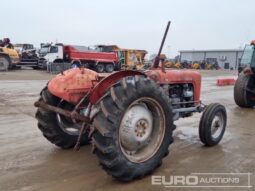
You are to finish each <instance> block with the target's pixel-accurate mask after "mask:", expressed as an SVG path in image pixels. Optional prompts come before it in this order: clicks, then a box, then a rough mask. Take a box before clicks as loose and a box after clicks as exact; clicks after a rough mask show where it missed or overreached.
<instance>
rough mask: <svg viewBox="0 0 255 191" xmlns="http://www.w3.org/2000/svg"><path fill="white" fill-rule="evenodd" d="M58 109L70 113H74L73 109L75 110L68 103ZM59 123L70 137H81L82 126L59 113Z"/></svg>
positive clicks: (62, 104)
mask: <svg viewBox="0 0 255 191" xmlns="http://www.w3.org/2000/svg"><path fill="white" fill-rule="evenodd" d="M58 107H60V108H62V109H66V110H69V111H72V109H73V108H74V106H73V105H71V104H68V103H66V102H61V103H60V104H59V106H58ZM57 123H58V125H59V127H60V128H61V129H62V130H63V131H64V132H65V133H67V134H69V135H79V129H80V128H81V124H79V123H75V122H74V121H72V119H70V118H68V117H65V116H63V115H60V114H58V113H57Z"/></svg>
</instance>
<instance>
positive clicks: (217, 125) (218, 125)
mask: <svg viewBox="0 0 255 191" xmlns="http://www.w3.org/2000/svg"><path fill="white" fill-rule="evenodd" d="M222 130H223V117H222V115H221V114H218V115H216V116H215V117H214V119H213V121H212V126H211V133H212V137H213V138H218V137H219V136H220V134H221V132H222Z"/></svg>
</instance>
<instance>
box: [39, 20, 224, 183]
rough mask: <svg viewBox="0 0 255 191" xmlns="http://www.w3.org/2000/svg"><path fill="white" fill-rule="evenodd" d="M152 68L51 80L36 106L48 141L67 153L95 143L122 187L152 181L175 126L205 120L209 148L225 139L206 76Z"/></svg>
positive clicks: (74, 72) (72, 73) (81, 72)
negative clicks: (205, 93)
mask: <svg viewBox="0 0 255 191" xmlns="http://www.w3.org/2000/svg"><path fill="white" fill-rule="evenodd" d="M169 26H170V22H168V25H167V28H166V31H165V33H164V37H163V40H162V43H161V46H160V49H159V52H158V54H157V57H156V59H155V61H154V64H153V66H152V67H151V68H149V69H148V70H146V71H144V72H140V71H133V70H124V71H119V72H115V73H113V74H111V75H109V76H107V77H105V76H102V75H100V74H99V73H97V72H94V71H92V70H90V69H86V68H74V69H70V70H67V71H65V72H63V73H62V74H58V75H57V76H56V77H55V78H53V79H52V80H50V81H49V82H48V83H47V85H46V86H45V88H43V90H42V91H41V93H40V98H39V100H38V101H36V102H35V106H36V107H38V109H37V112H36V115H35V116H36V119H37V120H38V128H39V129H40V131H41V132H42V134H43V136H44V137H45V138H46V139H47V140H48V141H50V142H51V143H53V144H55V145H57V146H58V147H60V148H63V149H69V148H73V147H75V148H76V149H78V148H79V146H80V145H86V144H89V143H90V142H91V143H92V152H93V153H94V154H96V156H97V158H98V159H99V163H100V165H101V166H102V168H103V169H104V170H105V171H106V172H107V173H108V174H109V175H111V176H112V177H114V178H116V179H118V180H120V181H132V180H135V179H140V178H143V177H144V176H146V175H148V174H150V173H152V172H153V171H154V170H155V169H156V168H158V167H159V166H160V165H161V164H162V159H163V158H164V157H166V156H167V155H168V154H169V146H170V145H171V144H172V143H173V131H174V130H175V128H176V126H175V124H174V122H175V121H176V120H178V119H180V118H186V117H190V116H192V114H193V113H196V112H199V113H200V112H203V114H202V117H201V120H200V123H199V130H198V134H199V137H200V140H201V141H202V143H203V144H204V145H206V146H208V147H210V146H214V145H217V144H218V143H219V142H220V141H221V140H222V138H223V135H224V132H225V129H226V125H227V113H226V109H225V107H224V106H223V105H221V104H219V103H212V104H210V105H207V106H205V105H204V104H202V102H201V100H200V93H201V75H200V73H198V72H197V71H191V70H174V69H171V70H166V69H165V67H164V64H161V66H160V63H159V62H160V61H159V60H160V54H161V51H162V48H163V44H164V42H165V39H166V35H167V32H168V29H169Z"/></svg>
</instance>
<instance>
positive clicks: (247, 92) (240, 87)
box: [234, 73, 255, 108]
mask: <svg viewBox="0 0 255 191" xmlns="http://www.w3.org/2000/svg"><path fill="white" fill-rule="evenodd" d="M252 91H255V77H254V76H246V75H245V74H244V73H241V74H240V75H239V76H238V79H237V81H236V83H235V87H234V99H235V102H236V104H237V105H238V106H239V107H247V108H249V107H253V106H255V94H254V93H252Z"/></svg>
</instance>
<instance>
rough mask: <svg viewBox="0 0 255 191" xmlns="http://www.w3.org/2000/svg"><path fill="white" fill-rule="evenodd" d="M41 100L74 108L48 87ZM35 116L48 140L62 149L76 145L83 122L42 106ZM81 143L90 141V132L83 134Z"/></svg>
mask: <svg viewBox="0 0 255 191" xmlns="http://www.w3.org/2000/svg"><path fill="white" fill-rule="evenodd" d="M39 100H41V101H44V102H46V103H47V104H49V105H53V106H58V107H60V108H62V109H66V110H69V111H71V110H72V109H73V108H74V105H72V104H70V103H67V102H63V101H61V100H60V99H59V98H58V97H56V96H54V95H52V94H51V93H50V92H49V91H48V89H47V88H44V89H43V90H42V92H41V97H40V98H39ZM35 117H36V118H37V120H38V128H39V129H40V130H41V132H42V133H43V136H44V137H45V138H46V139H47V140H48V141H50V142H51V143H53V144H55V145H56V146H58V147H60V148H62V149H69V148H73V147H74V146H75V144H76V142H77V139H78V136H79V131H78V129H79V127H78V126H81V124H79V123H75V122H73V121H72V120H71V119H70V118H67V117H64V116H62V115H59V114H56V113H55V112H52V111H49V110H44V109H42V108H39V109H38V110H37V112H36V115H35ZM80 143H81V145H85V144H88V143H89V138H88V132H85V133H84V134H83V135H82V138H81V142H80Z"/></svg>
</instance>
